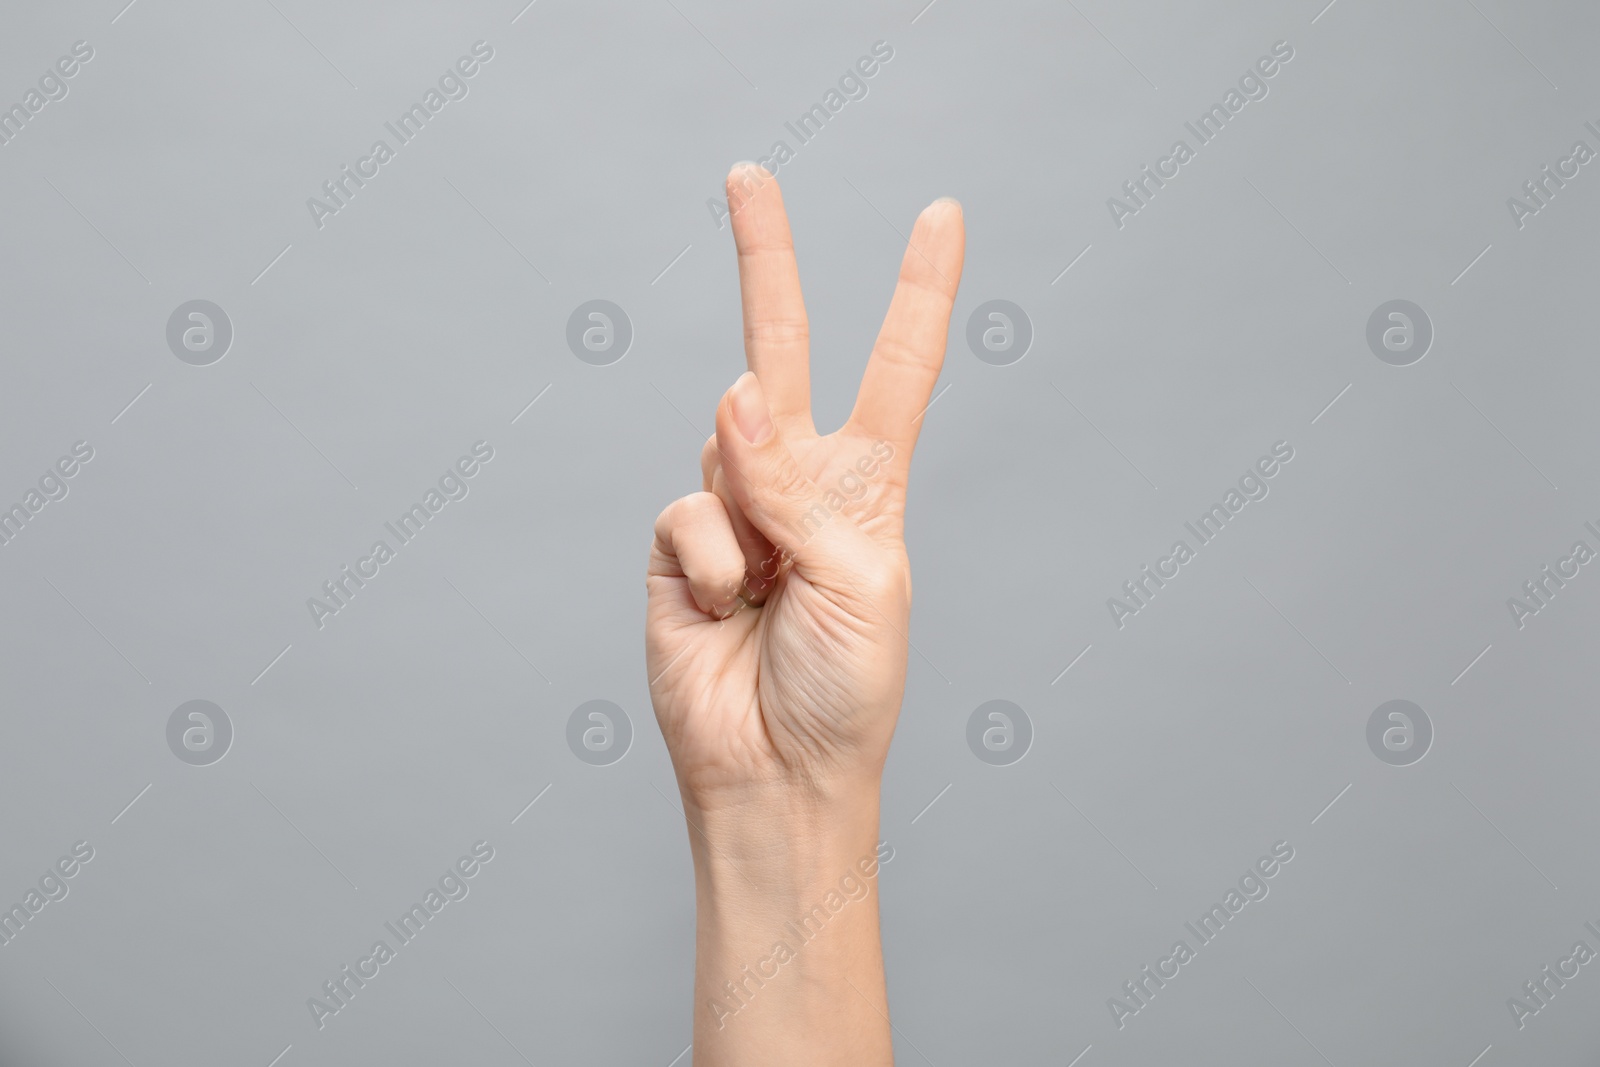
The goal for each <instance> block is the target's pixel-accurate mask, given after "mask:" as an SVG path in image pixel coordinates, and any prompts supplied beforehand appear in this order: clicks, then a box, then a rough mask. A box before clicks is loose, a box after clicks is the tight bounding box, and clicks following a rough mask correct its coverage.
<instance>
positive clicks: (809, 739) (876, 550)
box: [646, 175, 963, 791]
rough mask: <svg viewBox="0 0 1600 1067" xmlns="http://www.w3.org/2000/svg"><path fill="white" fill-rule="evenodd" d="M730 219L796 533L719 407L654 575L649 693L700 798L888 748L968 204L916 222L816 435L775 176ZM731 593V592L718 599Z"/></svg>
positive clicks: (839, 766)
mask: <svg viewBox="0 0 1600 1067" xmlns="http://www.w3.org/2000/svg"><path fill="white" fill-rule="evenodd" d="M763 177H764V175H763ZM731 180H732V179H730V181H731ZM733 222H734V236H735V240H736V243H737V245H738V248H739V266H740V285H741V289H742V291H743V295H744V314H745V332H746V353H747V356H748V359H749V364H750V369H751V370H752V371H753V372H754V373H755V375H756V378H757V379H758V380H759V383H760V387H761V391H762V392H764V394H765V397H766V400H767V405H768V407H769V409H770V413H771V422H772V424H773V425H774V427H775V430H776V435H775V436H776V437H777V438H778V439H779V440H781V442H782V443H783V444H784V445H785V446H786V448H785V450H784V451H783V456H785V457H788V456H792V464H793V467H794V468H797V471H796V474H797V476H796V477H793V478H789V479H784V478H782V477H781V476H780V477H778V479H777V480H778V481H779V482H783V481H788V482H791V483H793V484H791V485H790V486H789V487H788V489H789V492H790V494H791V495H798V496H803V498H804V500H803V501H802V502H800V503H798V504H795V505H793V506H794V507H796V508H798V509H800V510H802V511H804V514H805V521H804V523H803V524H802V523H794V522H790V523H787V524H785V523H783V522H778V521H775V520H774V519H773V517H772V514H769V512H772V513H774V514H779V513H781V512H782V508H781V507H779V506H778V505H775V504H774V505H771V506H768V505H766V504H763V503H762V500H763V499H765V498H764V497H763V496H762V495H761V494H762V493H763V492H766V490H763V489H762V488H761V486H760V485H758V484H756V483H757V482H759V481H760V478H756V477H753V475H754V474H755V471H754V469H753V468H756V467H758V466H760V463H759V462H758V461H756V460H751V459H746V460H744V461H743V462H741V461H739V460H736V459H735V458H734V456H735V455H742V453H739V452H737V450H736V449H735V448H734V447H733V446H735V445H738V446H744V439H743V438H735V437H734V436H732V435H734V434H736V433H737V432H738V431H737V430H735V429H734V428H733V424H732V422H731V418H732V416H731V415H729V414H728V411H727V410H726V409H727V408H728V405H727V404H726V403H725V404H724V405H723V409H719V418H718V429H717V434H716V435H715V436H714V437H713V439H712V440H711V441H709V442H708V443H707V447H706V452H705V455H703V457H702V473H703V490H704V491H703V492H702V493H701V494H697V495H695V496H692V497H688V498H684V499H683V500H680V501H678V502H677V503H676V504H674V505H673V506H672V507H669V509H668V510H667V511H666V512H664V513H663V516H662V520H661V522H658V524H657V545H656V549H655V551H653V552H652V560H651V567H650V574H649V577H648V579H647V581H648V589H649V606H648V615H647V626H646V656H647V663H648V669H649V677H650V688H651V697H652V700H653V702H654V704H655V707H656V713H657V718H658V720H659V722H660V724H661V728H662V731H663V734H664V736H665V738H666V741H667V744H668V747H669V749H670V751H671V753H672V756H673V761H674V764H675V766H676V767H677V769H678V772H679V775H680V779H681V780H682V781H683V783H684V784H685V785H687V786H690V787H691V788H694V789H696V790H697V791H704V790H707V789H716V788H720V787H724V786H738V785H743V784H747V783H750V782H752V781H761V780H764V779H769V778H772V779H776V778H781V777H792V776H794V775H795V774H796V773H799V774H803V775H812V776H827V775H830V774H831V773H833V772H834V771H837V770H845V769H852V768H853V767H855V766H859V765H864V764H870V763H872V762H877V763H881V761H882V759H883V757H884V755H885V754H886V752H887V748H888V741H889V737H890V735H891V734H892V732H893V729H894V721H895V717H896V715H897V712H898V708H899V703H900V696H901V690H902V688H903V683H904V675H905V656H906V639H905V636H904V635H905V633H906V629H907V625H908V620H909V614H910V568H909V565H908V563H907V560H906V555H905V548H904V543H903V541H902V519H903V515H904V504H905V493H906V486H907V484H908V464H909V461H910V458H911V452H912V448H913V446H914V444H915V441H916V431H917V428H918V426H919V424H920V416H921V412H922V410H923V408H924V407H925V406H926V404H927V403H928V398H929V396H930V395H931V392H932V388H933V385H934V383H935V381H936V380H937V378H938V374H939V368H940V366H941V365H942V361H943V355H944V344H945V335H946V330H947V327H948V321H949V314H950V307H951V302H952V300H953V298H954V293H955V284H956V279H958V278H959V276H960V267H961V258H962V243H963V242H962V232H961V224H960V213H959V210H957V209H952V208H935V209H930V211H928V212H925V213H924V215H923V217H922V218H921V219H919V221H918V224H917V228H916V230H915V231H914V232H913V235H912V239H911V240H912V246H913V247H912V248H911V249H909V250H908V251H907V254H906V257H905V261H904V263H903V265H902V268H901V278H900V284H899V286H898V287H897V289H896V293H895V297H894V300H893V302H892V303H891V307H890V312H889V315H888V318H887V319H886V321H885V323H884V327H883V330H882V332H881V333H880V335H879V338H878V343H877V345H876V346H875V348H874V353H873V357H872V359H871V361H870V362H869V366H868V370H867V375H866V379H865V381H864V383H863V386H862V390H861V396H860V398H859V399H858V401H857V404H856V409H855V411H854V412H853V413H852V415H851V417H850V420H849V422H848V423H847V424H846V425H845V426H844V427H843V428H842V429H840V430H839V431H838V432H835V433H832V434H827V435H818V434H817V433H816V431H815V429H814V428H813V426H812V422H811V413H810V385H809V363H808V358H809V356H808V352H807V350H806V340H805V328H804V324H805V311H804V306H803V304H802V302H801V298H800V292H799V281H798V272H797V270H796V268H795V262H794V254H793V247H792V244H791V242H790V239H789V230H788V223H787V220H786V218H785V216H784V211H783V203H782V199H781V195H780V194H779V192H778V189H777V185H776V183H775V182H773V181H772V179H770V178H765V182H764V184H763V186H762V188H761V189H760V191H759V192H758V193H757V194H756V195H755V196H754V197H752V198H751V199H750V200H749V201H748V202H747V203H745V204H744V206H743V207H742V209H740V210H738V211H736V212H735V213H734V214H733ZM731 392H732V391H731V390H730V393H731ZM746 466H749V467H751V468H752V470H746V469H745V467H746ZM712 494H714V496H713V495H712ZM719 501H720V505H719ZM807 505H809V506H810V507H809V510H805V509H806V507H807ZM773 508H777V511H776V512H773ZM819 508H820V510H819ZM675 509H676V510H675ZM724 511H725V512H726V514H725V515H724V514H723V512H724ZM719 522H725V523H726V524H727V528H726V529H725V530H724V529H722V528H721V527H719V526H718V523H719ZM664 527H665V531H666V537H665V543H664V541H663V529H664ZM797 529H803V530H804V531H806V533H805V534H804V535H802V534H798V533H796V530H797ZM730 534H731V536H730ZM768 534H771V535H772V536H771V537H769V536H768ZM774 545H777V546H778V547H776V548H775V547H774ZM779 558H781V559H783V560H784V565H783V566H782V567H781V569H780V568H779V567H777V566H776V565H775V563H774V561H775V560H776V559H779ZM791 561H792V564H793V565H790V562H791ZM775 572H776V576H775V577H774V574H775ZM764 578H772V581H770V582H764V581H762V579H764ZM731 585H740V586H741V587H742V590H743V594H744V595H743V599H742V600H733V599H731V598H729V597H728V596H727V592H728V588H727V587H729V586H731ZM708 609H709V610H708ZM730 611H731V614H730V613H729V612H730Z"/></svg>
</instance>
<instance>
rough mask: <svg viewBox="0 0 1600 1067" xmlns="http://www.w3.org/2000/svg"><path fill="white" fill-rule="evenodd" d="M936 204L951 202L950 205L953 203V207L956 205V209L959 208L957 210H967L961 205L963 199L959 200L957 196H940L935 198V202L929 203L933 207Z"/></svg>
mask: <svg viewBox="0 0 1600 1067" xmlns="http://www.w3.org/2000/svg"><path fill="white" fill-rule="evenodd" d="M934 204H950V205H951V206H953V207H954V208H955V209H956V210H957V211H964V210H965V209H963V208H962V206H961V201H959V200H957V199H956V198H955V197H953V196H941V197H940V198H939V199H937V200H935V201H934V202H933V204H929V205H928V206H929V207H933V206H934Z"/></svg>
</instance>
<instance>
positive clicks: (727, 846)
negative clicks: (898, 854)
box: [685, 782, 894, 1067]
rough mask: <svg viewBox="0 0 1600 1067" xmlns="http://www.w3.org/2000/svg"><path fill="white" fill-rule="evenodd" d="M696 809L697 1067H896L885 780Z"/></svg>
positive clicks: (690, 813)
mask: <svg viewBox="0 0 1600 1067" xmlns="http://www.w3.org/2000/svg"><path fill="white" fill-rule="evenodd" d="M685 815H686V816H687V817H688V819H689V822H690V826H689V836H690V840H691V842H692V847H693V854H694V865H695V901H696V912H697V925H696V939H695V946H696V949H695V1006H694V1057H695V1059H694V1062H695V1065H696V1067H750V1065H753V1064H760V1065H761V1067H785V1065H788V1064H794V1065H797V1067H798V1065H804V1067H831V1065H833V1064H841V1065H843V1064H849V1065H850V1067H878V1065H887V1064H892V1063H893V1062H894V1056H893V1048H892V1044H891V1042H890V1030H889V1022H888V1002H887V999H886V994H885V988H884V974H883V949H882V943H881V941H880V938H879V931H878V894H877V883H878V870H879V865H880V862H881V858H880V855H879V848H878V788H877V783H876V782H873V783H870V785H863V786H861V787H859V788H856V789H852V790H850V791H848V792H847V793H846V794H845V795H841V796H839V797H835V798H830V799H828V800H826V801H818V800H815V799H805V800H801V799H797V798H791V797H789V796H788V795H784V796H781V797H779V798H778V799H772V798H771V797H764V798H762V799H761V800H758V801H753V802H750V803H741V804H737V805H727V806H720V807H717V808H713V809H711V810H705V809H702V808H700V807H698V806H696V805H695V804H693V803H691V804H689V805H687V806H686V807H685ZM884 852H885V856H884V857H883V858H886V857H887V855H888V850H887V849H885V850H884Z"/></svg>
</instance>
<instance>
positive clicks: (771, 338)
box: [744, 319, 811, 345]
mask: <svg viewBox="0 0 1600 1067" xmlns="http://www.w3.org/2000/svg"><path fill="white" fill-rule="evenodd" d="M744 340H745V343H746V344H752V345H782V344H799V343H803V342H809V341H810V340H811V326H810V324H809V323H808V322H807V321H806V320H805V319H764V320H761V321H758V322H752V323H749V324H747V325H746V326H745V328H744Z"/></svg>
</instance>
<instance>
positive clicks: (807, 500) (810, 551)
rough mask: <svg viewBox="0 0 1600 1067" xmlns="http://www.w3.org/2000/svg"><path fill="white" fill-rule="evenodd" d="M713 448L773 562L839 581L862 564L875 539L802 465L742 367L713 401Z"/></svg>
mask: <svg viewBox="0 0 1600 1067" xmlns="http://www.w3.org/2000/svg"><path fill="white" fill-rule="evenodd" d="M717 448H718V450H719V451H720V452H721V453H722V471H723V476H724V477H725V478H727V481H728V489H729V491H730V492H731V493H732V494H733V498H734V501H735V502H736V503H737V504H738V505H739V509H740V510H741V511H743V512H744V514H745V517H746V518H748V519H749V520H750V522H751V524H752V525H754V526H755V528H756V529H758V530H760V531H761V533H762V534H764V535H765V536H766V538H767V540H768V541H771V542H772V544H773V546H774V547H775V548H777V550H778V552H779V553H780V556H781V559H780V561H779V562H780V563H781V562H786V561H788V560H793V561H794V562H795V564H796V566H797V567H798V568H799V570H800V573H801V574H803V575H805V576H806V577H807V578H808V579H809V580H813V581H815V580H823V581H826V580H827V579H828V578H829V577H832V578H834V579H836V580H837V581H838V582H839V584H842V583H843V582H844V581H853V580H855V578H853V577H852V576H856V577H859V576H860V575H861V574H862V573H863V572H864V571H866V570H868V568H869V564H870V560H871V554H872V552H873V551H874V550H875V549H876V547H877V546H875V545H874V544H873V543H872V541H871V539H870V538H868V537H867V535H866V534H865V533H863V532H862V531H861V529H860V528H859V527H857V526H856V524H855V523H854V522H852V521H851V520H850V519H849V517H847V516H845V515H843V514H841V513H839V512H838V511H836V510H835V509H833V508H831V507H829V505H828V502H827V499H826V497H825V495H824V493H823V492H822V490H821V489H818V488H817V486H816V484H815V483H813V482H812V481H811V479H810V478H808V477H806V475H805V473H804V472H803V471H801V469H800V465H799V464H798V463H796V462H795V458H794V454H793V453H792V452H790V451H789V445H788V443H787V442H786V441H785V440H784V438H783V435H782V433H780V432H779V430H778V427H777V425H776V423H774V422H773V419H772V412H771V410H770V409H769V408H768V406H767V398H766V394H765V393H764V392H762V389H761V383H760V381H759V380H757V378H756V376H755V375H754V374H751V373H750V372H748V371H747V372H745V373H744V374H742V375H740V377H739V380H738V381H737V382H734V383H733V387H732V388H731V389H729V390H728V391H727V393H726V394H724V395H723V398H722V403H720V404H718V405H717ZM830 584H833V583H830Z"/></svg>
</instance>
